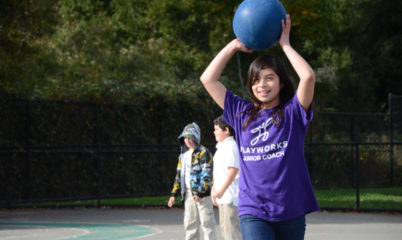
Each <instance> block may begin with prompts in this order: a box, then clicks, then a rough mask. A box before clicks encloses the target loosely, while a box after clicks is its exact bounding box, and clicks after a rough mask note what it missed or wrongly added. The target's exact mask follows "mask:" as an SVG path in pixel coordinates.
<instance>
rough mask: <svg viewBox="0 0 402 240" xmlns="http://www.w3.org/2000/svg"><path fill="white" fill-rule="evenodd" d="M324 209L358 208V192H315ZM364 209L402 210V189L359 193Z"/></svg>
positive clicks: (368, 189) (350, 189)
mask: <svg viewBox="0 0 402 240" xmlns="http://www.w3.org/2000/svg"><path fill="white" fill-rule="evenodd" d="M315 193H316V196H317V200H318V203H319V204H320V206H321V207H322V208H325V207H326V208H351V209H354V208H356V190H355V189H353V188H349V189H326V190H316V191H315ZM359 197H360V208H362V209H395V210H398V209H399V210H402V187H392V188H364V189H361V190H360V192H359Z"/></svg>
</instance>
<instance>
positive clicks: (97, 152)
mask: <svg viewBox="0 0 402 240" xmlns="http://www.w3.org/2000/svg"><path fill="white" fill-rule="evenodd" d="M98 109H99V104H98V103H95V109H94V126H95V127H94V140H93V141H94V145H95V164H96V166H95V168H96V173H95V176H96V205H97V207H98V208H100V205H101V188H102V186H101V185H102V180H101V170H102V167H101V162H100V156H99V155H100V150H99V139H98V124H99V121H98Z"/></svg>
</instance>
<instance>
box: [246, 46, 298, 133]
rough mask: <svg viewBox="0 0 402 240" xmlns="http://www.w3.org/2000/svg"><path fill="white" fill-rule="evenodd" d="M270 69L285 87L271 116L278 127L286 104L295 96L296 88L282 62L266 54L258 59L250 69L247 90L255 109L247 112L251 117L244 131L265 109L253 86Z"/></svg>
mask: <svg viewBox="0 0 402 240" xmlns="http://www.w3.org/2000/svg"><path fill="white" fill-rule="evenodd" d="M268 68H270V69H272V70H273V71H274V72H275V73H276V74H277V75H278V77H279V81H280V84H281V85H282V86H283V87H282V88H281V90H280V92H279V105H278V106H276V107H275V110H274V111H273V112H272V115H271V116H273V118H274V121H275V125H276V126H278V125H279V123H280V120H281V117H282V114H283V106H284V104H285V103H286V102H287V101H288V100H290V99H291V98H292V97H293V95H294V87H293V84H292V81H291V80H290V77H289V75H288V74H287V72H286V71H285V67H284V65H283V63H282V61H281V60H280V59H279V58H277V57H274V56H272V55H269V54H264V55H261V56H259V57H257V58H256V59H255V60H254V61H253V62H252V63H251V65H250V68H249V69H248V77H247V90H248V94H249V95H250V98H251V101H252V102H253V105H254V107H252V108H250V109H248V110H246V112H247V113H248V115H249V117H248V119H247V120H246V122H245V123H244V125H243V130H245V129H246V127H247V125H248V124H249V123H250V121H251V120H253V119H254V118H255V117H256V116H257V114H258V112H259V111H260V110H261V109H262V107H263V103H262V102H261V101H260V100H258V99H257V98H256V97H255V96H254V93H253V90H252V86H253V84H254V83H255V82H256V81H257V80H258V77H259V74H260V71H261V70H263V69H268Z"/></svg>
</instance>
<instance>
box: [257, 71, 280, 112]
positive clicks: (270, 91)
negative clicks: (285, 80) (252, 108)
mask: <svg viewBox="0 0 402 240" xmlns="http://www.w3.org/2000/svg"><path fill="white" fill-rule="evenodd" d="M282 87H283V85H282V84H281V83H280V80H279V77H278V75H277V74H276V73H275V72H274V70H272V69H271V68H266V69H262V70H261V71H260V73H259V75H258V79H257V80H256V81H255V82H254V83H253V85H252V86H251V90H252V91H253V94H254V96H255V97H256V98H257V99H258V100H259V101H261V102H262V103H263V108H273V107H276V106H278V105H279V103H280V100H279V92H280V90H281V88H282Z"/></svg>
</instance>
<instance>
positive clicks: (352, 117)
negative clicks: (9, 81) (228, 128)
mask: <svg viewBox="0 0 402 240" xmlns="http://www.w3.org/2000/svg"><path fill="white" fill-rule="evenodd" d="M389 99H390V102H389V106H390V108H389V111H388V112H386V113H328V112H317V113H315V116H314V120H313V122H312V124H311V125H310V129H309V133H308V136H307V139H306V151H305V152H306V160H307V164H308V166H309V169H310V174H311V179H312V182H313V185H314V187H315V189H316V194H317V196H318V198H319V201H320V205H321V207H322V208H337V209H378V208H380V209H387V210H399V211H400V210H402V208H401V199H402V192H401V189H402V171H401V170H402V159H401V156H402V154H401V150H402V147H401V139H402V137H401V129H402V126H401V123H402V121H401V120H402V113H401V112H402V106H401V105H402V96H395V95H390V97H389ZM204 104H205V103H204ZM198 108H199V109H203V110H202V111H198V112H197V113H194V109H198ZM0 110H1V111H0V119H2V120H1V121H0V162H1V165H0V180H1V184H0V191H1V192H2V193H3V194H2V195H1V198H0V204H1V205H3V206H9V207H10V206H13V204H15V203H20V202H32V201H44V200H67V199H71V200H73V199H75V200H80V199H81V200H82V199H102V198H111V197H130V196H143V195H145V196H146V195H163V194H167V193H168V192H169V191H170V189H171V186H172V181H173V179H174V175H175V171H176V164H177V154H178V151H179V149H178V146H177V142H176V138H177V135H178V134H179V133H180V132H181V130H182V128H183V126H184V125H185V124H187V123H188V122H190V121H194V120H197V123H198V124H199V125H200V126H201V129H202V136H203V137H202V142H203V143H205V144H206V145H207V146H208V147H209V148H210V150H212V151H213V150H214V145H215V140H214V136H213V125H212V120H213V119H214V118H215V117H216V116H218V115H219V114H220V113H221V112H220V110H219V109H217V108H213V107H211V108H208V109H205V107H204V106H203V105H202V103H200V105H199V106H197V103H181V104H177V105H174V106H155V105H139V104H117V103H114V104H106V103H104V104H103V103H102V104H101V103H83V102H54V101H39V100H9V99H8V100H7V99H3V100H0ZM381 196H385V198H388V197H389V198H390V199H389V202H390V204H389V205H388V204H387V205H386V206H379V205H378V204H377V205H375V202H376V201H377V198H381ZM386 201H388V200H386ZM373 204H374V205H373Z"/></svg>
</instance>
